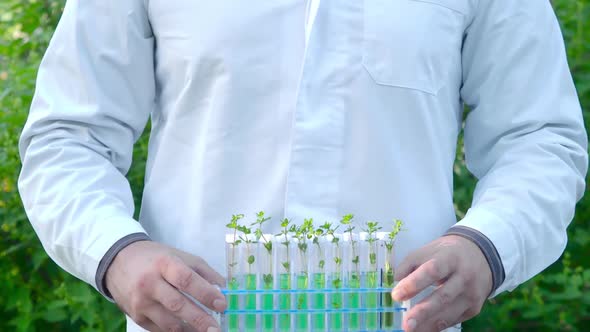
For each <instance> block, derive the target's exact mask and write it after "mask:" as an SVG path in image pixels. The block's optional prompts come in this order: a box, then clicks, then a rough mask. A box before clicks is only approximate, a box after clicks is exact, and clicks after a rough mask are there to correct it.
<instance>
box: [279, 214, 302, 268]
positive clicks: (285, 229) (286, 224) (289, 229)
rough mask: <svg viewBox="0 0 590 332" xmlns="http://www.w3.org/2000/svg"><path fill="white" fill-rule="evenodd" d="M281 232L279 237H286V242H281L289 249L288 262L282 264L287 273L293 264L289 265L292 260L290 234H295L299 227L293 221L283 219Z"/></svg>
mask: <svg viewBox="0 0 590 332" xmlns="http://www.w3.org/2000/svg"><path fill="white" fill-rule="evenodd" d="M281 228H282V230H281V232H280V233H279V234H277V235H276V236H277V237H281V236H283V237H284V239H285V240H284V241H283V242H281V244H282V245H284V246H285V247H287V261H286V262H282V263H281V266H282V267H283V268H285V270H286V271H287V272H289V271H290V269H291V264H290V263H289V262H290V261H291V260H290V259H289V245H290V244H291V241H289V233H294V232H295V230H296V229H297V226H295V225H293V224H291V220H289V219H287V218H285V219H283V221H281Z"/></svg>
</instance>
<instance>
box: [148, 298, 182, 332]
mask: <svg viewBox="0 0 590 332" xmlns="http://www.w3.org/2000/svg"><path fill="white" fill-rule="evenodd" d="M145 316H146V317H147V318H148V319H149V320H150V321H151V322H153V324H155V325H156V326H157V329H155V330H154V329H149V331H175V332H182V331H183V325H184V324H183V322H182V320H180V319H179V318H177V317H174V315H172V314H171V313H170V312H169V311H168V310H166V308H164V307H163V306H162V305H160V304H156V303H155V304H154V305H152V306H150V307H149V308H147V309H146V310H145Z"/></svg>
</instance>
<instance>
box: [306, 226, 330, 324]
mask: <svg viewBox="0 0 590 332" xmlns="http://www.w3.org/2000/svg"><path fill="white" fill-rule="evenodd" d="M330 245H331V243H330V242H328V241H327V240H326V239H325V238H324V237H321V238H316V239H314V240H313V241H312V244H311V247H310V248H309V257H310V272H311V288H312V289H316V290H317V289H320V290H325V289H326V250H327V249H328V248H329V246H330ZM311 308H312V309H316V310H324V309H326V293H323V292H316V293H314V294H313V295H312V299H311ZM311 330H312V331H318V332H323V331H327V329H326V315H325V314H323V313H319V314H313V315H312V316H311Z"/></svg>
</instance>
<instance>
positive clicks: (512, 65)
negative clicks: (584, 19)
mask: <svg viewBox="0 0 590 332" xmlns="http://www.w3.org/2000/svg"><path fill="white" fill-rule="evenodd" d="M462 52H463V54H462V55H463V63H462V65H463V86H462V89H461V96H462V98H463V100H464V101H465V103H466V104H467V105H468V106H469V107H470V109H471V111H470V112H469V113H468V115H467V118H466V123H465V153H466V161H467V167H468V168H469V170H470V171H471V172H472V173H473V174H474V175H475V176H476V177H477V178H478V183H477V187H476V190H475V193H474V198H473V203H472V206H471V208H470V209H469V211H468V212H467V214H466V216H465V218H464V219H463V220H461V221H460V222H459V223H458V224H457V226H465V227H469V228H472V229H474V230H476V231H478V232H481V233H482V234H483V235H485V236H486V237H487V238H489V239H490V240H491V242H492V243H493V244H494V246H495V247H496V249H497V251H498V253H499V256H500V258H501V261H502V265H503V268H504V272H505V279H504V281H503V283H502V284H501V285H500V286H499V287H498V288H497V289H496V290H495V292H494V293H493V294H492V296H495V295H497V294H499V293H501V292H503V291H506V290H513V289H514V288H515V287H517V286H518V285H519V284H521V283H523V282H525V281H526V280H528V279H530V278H531V277H533V276H534V275H535V274H538V273H539V272H541V271H542V270H543V269H545V268H546V267H548V266H549V265H550V264H551V263H553V262H554V261H556V260H557V259H558V258H559V256H560V255H561V254H562V252H563V250H564V249H565V246H566V242H567V233H566V228H567V226H568V224H569V223H570V222H571V220H572V218H573V216H574V208H575V204H576V202H577V201H578V200H579V199H580V198H581V196H582V194H583V193H584V187H585V183H584V177H585V174H586V171H587V165H588V154H587V148H588V147H587V142H588V141H587V136H586V131H585V129H584V123H583V119H582V112H581V108H580V104H579V100H578V97H577V94H576V90H575V87H574V83H573V81H572V77H571V74H570V71H569V69H568V64H567V58H566V53H565V49H564V43H563V38H562V35H561V31H560V28H559V24H558V22H557V19H556V17H555V14H554V12H553V9H552V8H551V5H550V3H549V1H546V0H544V1H513V0H479V7H478V9H477V12H476V14H475V15H474V18H473V21H472V22H471V24H470V26H469V27H468V29H467V31H466V36H465V39H464V45H463V50H462Z"/></svg>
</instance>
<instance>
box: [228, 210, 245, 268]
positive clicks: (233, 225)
mask: <svg viewBox="0 0 590 332" xmlns="http://www.w3.org/2000/svg"><path fill="white" fill-rule="evenodd" d="M242 218H244V215H243V214H234V215H232V217H231V221H230V222H229V223H228V224H227V225H225V226H226V227H227V228H229V229H233V231H234V238H233V241H232V243H231V246H232V251H231V252H232V255H231V259H230V261H231V263H230V264H229V266H230V268H233V267H234V266H236V265H237V264H238V263H237V262H236V261H235V257H236V247H237V245H238V244H240V242H242V241H241V240H240V239H239V238H238V236H237V233H238V227H239V226H240V225H239V221H240V219H242Z"/></svg>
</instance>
